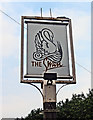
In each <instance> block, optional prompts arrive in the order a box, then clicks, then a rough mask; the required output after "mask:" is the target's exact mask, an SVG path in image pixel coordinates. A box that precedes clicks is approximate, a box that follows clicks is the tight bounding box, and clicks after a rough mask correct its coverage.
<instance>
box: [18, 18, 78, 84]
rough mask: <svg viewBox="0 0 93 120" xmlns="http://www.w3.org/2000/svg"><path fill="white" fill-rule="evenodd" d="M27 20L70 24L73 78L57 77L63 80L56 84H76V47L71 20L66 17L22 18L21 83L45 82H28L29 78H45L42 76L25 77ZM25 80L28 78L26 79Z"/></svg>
mask: <svg viewBox="0 0 93 120" xmlns="http://www.w3.org/2000/svg"><path fill="white" fill-rule="evenodd" d="M25 20H30V21H31V20H47V21H48V22H49V21H60V22H62V23H63V24H64V23H68V26H69V39H70V51H71V63H72V76H61V77H57V79H61V80H56V83H58V84H59V83H62V84H75V83H76V73H75V59H74V47H73V36H72V24H71V19H69V18H66V17H57V18H53V17H36V16H21V71H20V72H21V78H20V82H21V83H43V80H28V78H38V79H39V78H44V77H41V76H39V75H38V76H30V75H26V76H25V75H24V74H23V73H24V29H25V27H24V23H25ZM24 78H27V80H26V79H24ZM62 79H71V80H67V81H65V80H62Z"/></svg>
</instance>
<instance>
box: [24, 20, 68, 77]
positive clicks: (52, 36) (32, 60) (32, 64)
mask: <svg viewBox="0 0 93 120" xmlns="http://www.w3.org/2000/svg"><path fill="white" fill-rule="evenodd" d="M27 30H28V34H27V66H26V67H27V75H42V74H43V73H45V72H53V73H57V74H58V76H68V75H69V74H70V72H69V57H68V56H69V55H68V40H67V24H53V23H42V22H41V23H36V22H32V23H31V22H27Z"/></svg>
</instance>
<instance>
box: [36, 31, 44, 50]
mask: <svg viewBox="0 0 93 120" xmlns="http://www.w3.org/2000/svg"><path fill="white" fill-rule="evenodd" d="M35 47H36V49H41V48H42V40H41V37H40V33H37V34H36V36H35Z"/></svg>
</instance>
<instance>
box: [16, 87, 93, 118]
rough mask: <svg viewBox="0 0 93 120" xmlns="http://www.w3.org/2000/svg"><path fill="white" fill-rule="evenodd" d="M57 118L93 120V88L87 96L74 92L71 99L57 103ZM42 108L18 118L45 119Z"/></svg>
mask: <svg viewBox="0 0 93 120" xmlns="http://www.w3.org/2000/svg"><path fill="white" fill-rule="evenodd" d="M57 110H58V112H57V120H70V119H71V120H93V89H92V90H89V93H88V94H87V95H86V96H85V95H84V94H83V93H81V94H78V95H76V94H73V95H72V98H71V100H69V99H66V100H65V102H63V101H60V102H59V103H57ZM41 112H42V109H40V108H38V109H37V110H35V109H34V110H32V111H31V112H30V114H28V116H27V117H25V118H21V119H19V118H17V119H16V120H43V114H40V113H41Z"/></svg>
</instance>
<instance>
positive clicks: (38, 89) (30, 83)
mask: <svg viewBox="0 0 93 120" xmlns="http://www.w3.org/2000/svg"><path fill="white" fill-rule="evenodd" d="M28 84H30V85H32V86H34V87H35V88H37V89H38V90H39V92H40V93H41V95H42V98H43V99H44V95H43V93H42V92H41V90H40V89H39V88H38V87H37V86H36V85H34V84H32V83H28Z"/></svg>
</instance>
